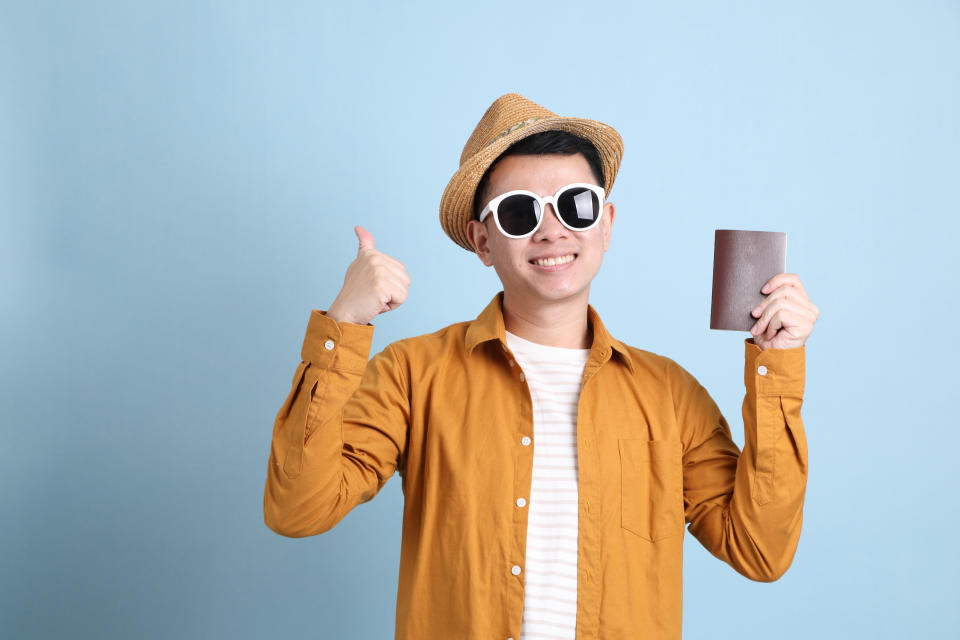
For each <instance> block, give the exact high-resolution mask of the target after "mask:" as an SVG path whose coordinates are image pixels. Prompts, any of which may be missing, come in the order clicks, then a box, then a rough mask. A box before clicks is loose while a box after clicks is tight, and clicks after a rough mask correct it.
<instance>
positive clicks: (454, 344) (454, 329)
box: [390, 320, 474, 358]
mask: <svg viewBox="0 0 960 640" xmlns="http://www.w3.org/2000/svg"><path fill="white" fill-rule="evenodd" d="M472 322H474V321H473V320H463V321H461V322H454V323H453V324H448V325H447V326H445V327H442V328H440V329H437V330H435V331H431V332H429V333H422V334H420V335H415V336H410V337H407V338H400V339H399V340H396V341H394V342H392V343H390V348H392V349H394V350H395V351H396V352H398V353H402V354H405V355H408V356H411V355H412V356H416V355H423V356H429V357H432V358H436V357H438V356H439V354H440V353H442V352H443V351H446V350H448V349H450V348H460V347H462V345H463V344H464V343H465V340H466V334H467V331H468V329H469V328H470V324H471V323H472Z"/></svg>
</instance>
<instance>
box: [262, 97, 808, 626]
mask: <svg viewBox="0 0 960 640" xmlns="http://www.w3.org/2000/svg"><path fill="white" fill-rule="evenodd" d="M621 156H622V142H621V140H620V136H619V135H618V134H617V133H616V132H615V131H614V130H613V129H611V128H610V127H608V126H606V125H603V124H601V123H599V122H594V121H591V120H584V119H578V118H561V117H558V116H556V115H555V114H553V113H552V112H550V111H548V110H546V109H544V108H543V107H541V106H539V105H536V104H534V103H532V102H530V101H529V100H527V99H525V98H523V97H522V96H519V95H516V94H508V95H505V96H502V97H501V98H499V99H498V100H497V101H495V102H494V103H493V105H491V107H490V108H489V109H488V110H487V112H486V113H485V114H484V116H483V118H482V119H481V121H480V123H479V124H478V125H477V128H476V129H475V130H474V132H473V135H472V136H471V137H470V140H469V141H468V142H467V145H466V147H465V148H464V152H463V155H462V156H461V161H460V169H459V170H458V171H457V173H456V174H454V176H453V178H452V179H451V181H450V184H449V185H448V186H447V190H446V192H445V193H444V197H443V200H442V201H441V207H440V209H441V212H440V216H441V223H442V225H443V228H444V230H445V231H446V232H447V234H448V235H449V236H450V237H451V238H452V239H453V240H454V241H455V242H457V243H458V244H460V245H461V246H463V247H464V248H466V249H469V250H471V251H473V252H475V253H476V254H477V255H478V256H479V258H480V260H481V261H482V262H483V263H484V264H485V265H487V266H493V267H494V268H495V269H496V271H497V274H498V275H499V277H500V280H501V282H502V284H503V292H502V293H500V294H498V295H497V296H496V297H495V298H494V299H493V300H492V301H491V302H490V304H489V305H488V306H487V308H486V309H485V310H484V311H483V312H482V313H481V314H480V315H479V317H478V318H477V319H476V320H474V321H471V322H462V323H458V324H454V325H451V326H449V327H446V328H444V329H441V330H440V331H437V332H436V333H432V334H429V335H424V336H419V337H416V338H409V339H406V340H401V341H399V342H396V343H394V344H391V345H389V346H388V347H387V348H386V349H384V350H383V351H382V352H381V353H379V354H377V355H376V356H374V357H373V359H372V360H370V361H369V362H368V361H367V358H368V355H369V350H370V343H371V338H372V333H373V327H372V326H370V325H369V322H370V321H371V320H372V319H373V318H374V317H375V316H376V315H378V314H380V313H382V312H385V311H388V310H391V309H394V308H396V307H397V306H399V305H400V304H402V303H403V301H404V300H405V299H406V295H407V286H408V284H409V281H410V279H409V277H408V276H407V274H406V271H405V269H404V267H403V265H402V264H401V263H400V262H398V261H397V260H395V259H394V258H391V257H389V256H386V255H384V254H382V253H380V252H378V251H377V250H376V249H375V247H374V241H373V238H372V237H371V236H370V234H369V233H367V232H366V231H365V230H363V229H362V228H360V227H357V229H356V231H357V235H358V237H359V240H360V248H359V252H358V255H357V259H356V260H355V261H354V262H353V263H352V264H351V265H350V267H349V268H348V269H347V274H346V278H345V280H344V286H343V289H342V290H341V292H340V294H339V295H338V296H337V298H336V300H334V302H333V304H332V305H331V306H330V308H329V309H328V310H327V311H326V312H325V313H324V312H321V311H314V312H313V313H312V314H311V317H310V322H309V325H308V327H307V334H306V338H305V340H304V345H303V351H302V362H301V363H300V365H299V367H298V368H297V371H296V374H295V375H294V380H293V388H292V390H291V392H290V395H289V396H288V397H287V400H286V402H285V403H284V405H283V407H282V408H281V410H280V412H279V414H278V416H277V420H276V423H275V426H274V431H273V442H272V448H271V456H270V461H269V464H268V471H267V483H266V490H265V495H264V517H265V521H266V524H267V526H269V527H270V528H271V529H272V530H274V531H276V532H277V533H280V534H283V535H287V536H293V537H299V536H308V535H314V534H317V533H321V532H323V531H326V530H328V529H330V528H331V527H333V526H334V525H335V524H336V523H337V522H339V521H340V519H341V518H343V516H344V515H345V514H346V513H347V512H348V511H349V510H350V509H351V508H353V507H354V506H355V505H357V504H358V503H360V502H364V501H366V500H370V499H371V498H372V497H373V496H374V495H375V494H376V493H377V491H379V489H380V488H381V487H382V486H383V484H384V483H385V482H386V481H387V480H388V479H389V478H390V476H392V475H393V473H394V471H396V470H399V472H400V474H401V477H402V481H403V491H404V516H403V540H402V546H401V554H400V577H399V580H400V583H399V589H398V597H397V619H396V636H397V637H398V638H409V639H414V638H416V639H420V638H443V639H446V638H458V639H459V638H477V639H480V638H483V639H490V638H503V639H512V638H524V637H529V638H578V639H579V640H586V639H597V638H603V639H604V640H614V639H619V638H624V639H626V638H630V639H633V638H641V637H644V638H679V637H680V623H681V598H682V588H681V573H682V551H683V533H684V525H685V523H687V524H689V527H690V532H691V533H692V534H693V535H694V536H696V537H697V539H699V540H700V541H701V543H702V544H703V545H704V546H705V547H706V548H707V549H708V550H709V551H710V552H711V553H713V554H714V555H715V556H717V557H718V558H720V559H722V560H724V561H726V562H728V563H729V564H730V565H731V566H732V567H734V568H735V569H736V570H737V571H739V572H740V573H742V574H743V575H745V576H747V577H748V578H751V579H754V580H775V579H777V578H778V577H779V576H780V575H781V574H782V573H783V572H784V571H785V570H786V569H787V567H788V566H789V565H790V563H791V561H792V558H793V554H794V551H795V549H796V545H797V541H798V538H799V535H800V523H801V518H802V508H803V497H804V489H805V486H806V470H807V466H806V463H807V450H806V443H805V438H804V431H803V425H802V423H801V419H800V405H801V400H802V395H803V382H804V348H803V344H804V341H805V340H806V338H807V336H809V334H810V332H811V331H812V329H813V324H814V322H815V321H816V317H817V315H818V311H817V309H816V307H815V306H814V305H813V304H812V303H811V302H810V301H809V299H808V298H807V295H806V293H805V292H804V289H803V285H802V284H801V283H800V280H799V279H798V278H797V277H796V276H795V275H792V274H781V275H778V276H775V277H774V278H772V279H771V280H770V281H769V282H768V283H767V285H766V286H765V288H764V292H765V293H767V294H768V295H767V297H766V298H765V300H764V302H763V303H762V304H761V305H759V306H758V308H757V309H755V310H754V315H755V316H756V317H757V318H758V320H757V323H756V325H755V326H754V328H753V330H752V331H751V333H752V334H753V337H752V338H750V339H747V340H746V343H745V350H746V356H745V376H744V377H745V383H746V395H745V398H744V404H743V416H744V433H745V440H746V442H745V447H744V451H743V454H742V455H741V453H740V451H739V449H738V448H737V446H736V445H735V444H734V442H733V441H732V440H731V437H730V429H729V427H728V426H727V423H726V421H725V419H724V418H723V416H722V415H721V414H720V412H719V410H718V409H717V406H716V405H715V404H714V402H713V401H712V400H711V398H710V396H709V395H708V394H707V392H706V391H705V390H704V389H703V388H702V387H701V386H700V385H699V384H698V383H697V381H696V380H695V379H694V378H693V377H692V376H691V375H690V374H688V373H687V372H686V371H685V370H684V369H682V368H681V367H680V366H678V365H677V364H675V363H674V362H673V361H671V360H669V359H668V358H664V357H661V356H658V355H655V354H652V353H649V352H646V351H642V350H639V349H635V348H633V347H629V346H626V345H624V344H623V343H621V342H619V341H617V340H616V339H614V338H613V337H612V336H611V335H610V334H609V333H608V332H607V331H606V329H605V328H604V326H603V324H602V322H601V321H600V316H599V315H598V314H597V312H596V311H595V310H594V309H593V308H592V307H591V306H590V305H589V303H588V299H589V293H590V283H591V282H592V280H593V278H594V276H595V275H596V274H597V271H598V270H599V268H600V264H601V262H602V259H603V254H604V252H605V251H606V250H607V248H608V246H609V243H610V235H611V232H612V228H613V222H614V218H615V208H614V206H613V204H611V203H610V202H606V201H605V195H606V194H607V193H609V191H610V188H611V186H612V185H613V181H614V178H615V176H616V172H617V169H618V167H619V163H620V158H621Z"/></svg>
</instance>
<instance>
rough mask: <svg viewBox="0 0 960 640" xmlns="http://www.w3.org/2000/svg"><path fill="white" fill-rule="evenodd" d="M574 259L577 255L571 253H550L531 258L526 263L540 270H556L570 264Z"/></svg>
mask: <svg viewBox="0 0 960 640" xmlns="http://www.w3.org/2000/svg"><path fill="white" fill-rule="evenodd" d="M576 259H577V254H576V253H575V252H572V251H571V252H567V253H551V254H549V255H543V256H537V257H536V258H531V259H530V260H529V261H528V262H529V263H530V264H532V265H534V266H536V267H540V268H541V269H551V270H556V269H559V268H561V267H565V266H567V265H569V264H572V263H573V261H574V260H576Z"/></svg>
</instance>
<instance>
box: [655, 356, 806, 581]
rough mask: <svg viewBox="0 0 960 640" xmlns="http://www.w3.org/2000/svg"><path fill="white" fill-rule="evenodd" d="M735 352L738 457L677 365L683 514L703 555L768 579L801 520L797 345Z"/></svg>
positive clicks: (700, 391) (789, 551)
mask: <svg viewBox="0 0 960 640" xmlns="http://www.w3.org/2000/svg"><path fill="white" fill-rule="evenodd" d="M745 351H746V352H745V359H744V384H745V387H746V393H745V395H744V399H743V431H744V448H743V452H742V453H741V452H740V450H739V449H738V447H737V445H736V444H735V443H734V442H733V440H732V439H731V437H730V427H729V426H728V424H727V422H726V420H725V419H724V417H723V416H722V415H721V413H720V410H719V409H718V408H717V405H716V403H714V401H713V400H712V398H710V396H709V395H708V394H707V392H706V390H705V389H704V388H703V387H702V386H700V384H699V383H698V382H697V381H696V380H695V379H694V378H693V377H692V376H691V375H690V374H689V373H687V372H686V371H683V370H682V369H680V368H679V367H677V369H678V370H679V372H678V373H677V375H678V376H679V380H677V381H676V382H675V384H678V388H677V389H675V390H674V397H675V408H676V410H677V416H678V419H679V420H680V424H681V425H682V427H683V432H684V453H683V485H684V486H683V495H684V509H685V517H686V521H687V522H688V523H689V528H690V532H691V533H692V534H693V535H694V536H696V538H697V539H698V540H700V542H701V543H702V544H703V546H704V547H706V549H707V550H709V551H710V552H711V553H712V554H713V555H715V556H716V557H718V558H720V559H721V560H723V561H725V562H727V563H728V564H730V565H731V566H732V567H733V568H734V569H736V570H737V571H738V572H740V573H741V574H743V575H744V576H746V577H748V578H750V579H752V580H760V581H765V582H769V581H773V580H776V579H777V578H779V577H780V576H782V575H783V573H784V572H785V571H786V570H787V569H788V568H789V566H790V564H791V562H792V561H793V556H794V553H795V551H796V548H797V542H798V541H799V539H800V528H801V523H802V519H803V501H804V494H805V491H806V482H807V443H806V437H805V435H804V429H803V422H802V421H801V418H800V406H801V404H802V401H803V387H804V378H805V372H804V347H799V348H796V349H766V350H761V349H760V348H759V347H758V346H757V345H755V344H754V343H753V340H752V339H748V340H746V341H745Z"/></svg>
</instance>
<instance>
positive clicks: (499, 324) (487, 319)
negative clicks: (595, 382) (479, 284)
mask: <svg viewBox="0 0 960 640" xmlns="http://www.w3.org/2000/svg"><path fill="white" fill-rule="evenodd" d="M587 321H588V322H589V323H590V326H591V327H592V328H593V345H592V346H591V347H590V351H591V357H592V356H593V355H594V354H597V353H599V354H600V356H601V358H602V360H601V362H605V361H606V360H607V359H608V358H609V357H610V354H611V353H612V352H616V353H617V354H618V355H619V356H620V358H621V359H622V360H623V361H624V362H625V363H626V365H627V368H628V369H630V373H634V372H635V371H634V367H633V358H632V357H631V355H630V350H629V349H627V347H626V346H624V344H623V343H622V342H620V341H619V340H617V339H616V338H614V337H613V336H611V335H610V334H609V333H608V332H607V329H606V327H604V326H603V322H601V321H600V314H598V313H597V311H596V309H594V308H593V307H592V306H591V305H589V304H588V305H587ZM490 340H498V341H499V342H500V343H501V344H502V345H503V347H504V348H506V346H507V332H506V327H505V325H504V324H503V291H501V292H499V293H498V294H497V295H495V296H494V297H493V300H491V301H490V304H488V305H487V307H486V308H485V309H484V310H483V311H481V312H480V315H479V316H477V319H476V320H474V321H473V322H471V323H470V326H469V327H468V328H467V333H466V336H465V343H466V348H467V354H468V355H469V354H472V353H473V350H474V349H475V348H476V347H477V345H478V344H480V343H481V342H488V341H490Z"/></svg>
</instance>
